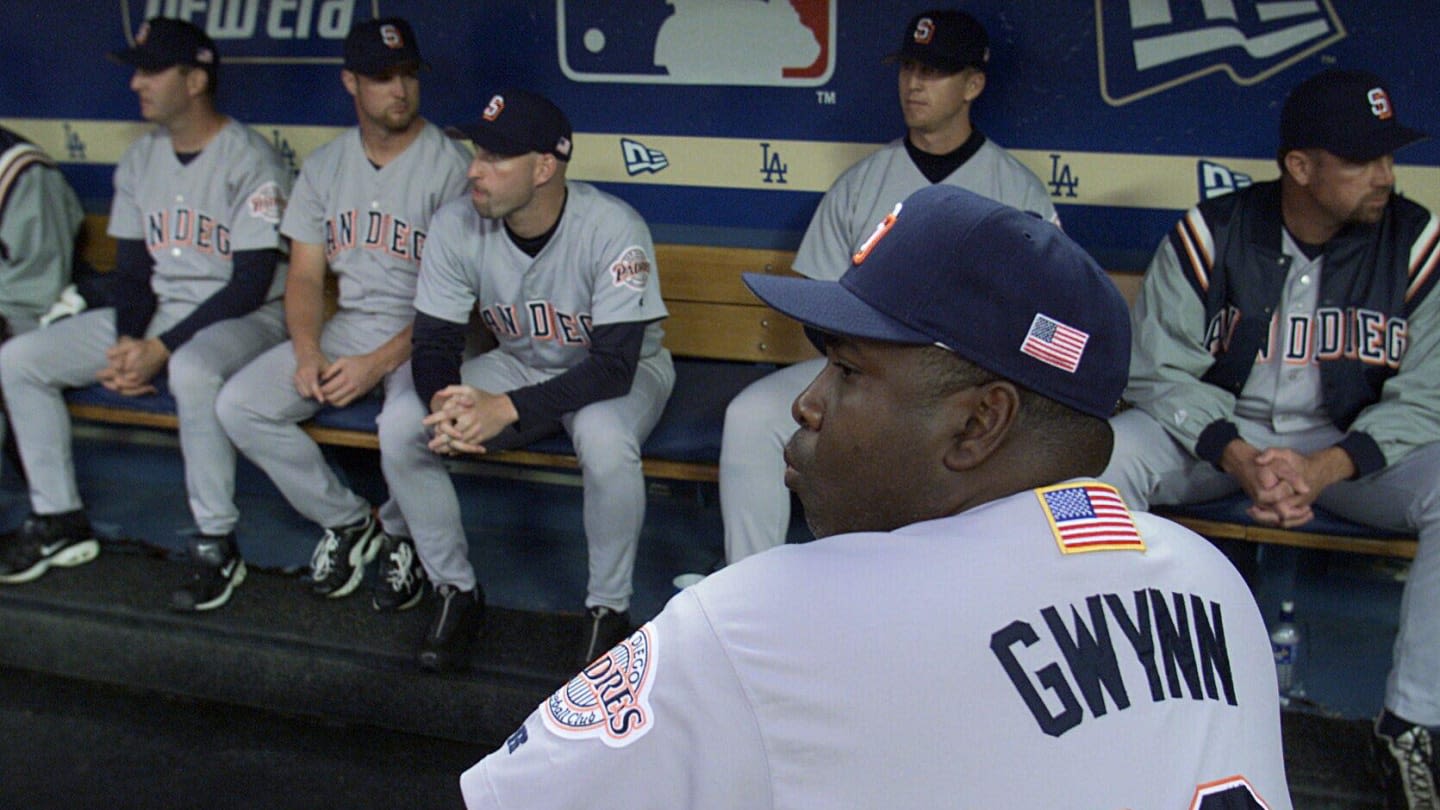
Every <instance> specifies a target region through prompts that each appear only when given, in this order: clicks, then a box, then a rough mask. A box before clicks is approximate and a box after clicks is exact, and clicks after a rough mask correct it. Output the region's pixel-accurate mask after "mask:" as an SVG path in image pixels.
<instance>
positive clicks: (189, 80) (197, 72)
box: [184, 68, 210, 98]
mask: <svg viewBox="0 0 1440 810" xmlns="http://www.w3.org/2000/svg"><path fill="white" fill-rule="evenodd" d="M184 78H185V91H186V92H187V93H189V94H190V95H191V96H194V97H197V98H198V97H199V96H203V95H205V91H206V87H207V86H208V85H209V84H210V74H209V73H208V72H207V71H205V70H202V69H200V68H190V69H188V70H186V71H185V77H184Z"/></svg>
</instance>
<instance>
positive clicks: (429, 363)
mask: <svg viewBox="0 0 1440 810" xmlns="http://www.w3.org/2000/svg"><path fill="white" fill-rule="evenodd" d="M465 329H466V324H463V323H454V322H452V321H447V320H445V319H443V318H436V317H434V316H431V315H426V314H425V313H423V312H417V313H415V330H414V331H413V332H412V333H411V337H410V344H411V352H410V374H411V376H413V377H414V379H415V394H416V396H418V397H420V404H421V405H424V406H425V412H426V413H429V412H430V400H431V399H433V398H434V397H435V394H436V392H438V391H439V390H440V389H442V388H444V387H445V386H447V385H454V384H456V383H458V382H460V361H461V360H462V359H463V356H464V354H465Z"/></svg>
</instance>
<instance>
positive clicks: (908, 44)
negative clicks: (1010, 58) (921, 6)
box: [886, 10, 990, 73]
mask: <svg viewBox="0 0 1440 810" xmlns="http://www.w3.org/2000/svg"><path fill="white" fill-rule="evenodd" d="M886 60H887V61H890V62H918V63H920V64H922V65H925V66H927V67H932V68H935V69H936V70H943V71H945V72H946V73H959V72H960V71H962V70H964V69H965V68H968V67H973V68H979V69H980V70H984V69H985V66H986V65H988V64H989V63H990V36H989V35H988V34H986V33H985V26H983V25H981V24H980V21H979V20H977V19H975V18H974V17H971V16H970V15H969V14H966V13H965V12H963V11H955V10H936V11H924V12H921V13H919V14H916V15H915V16H914V17H913V18H911V20H910V25H909V26H908V27H906V29H905V37H904V39H902V40H901V41H900V50H898V51H896V52H895V53H892V54H890V55H889V56H887V57H886Z"/></svg>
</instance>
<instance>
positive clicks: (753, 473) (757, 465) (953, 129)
mask: <svg viewBox="0 0 1440 810" xmlns="http://www.w3.org/2000/svg"><path fill="white" fill-rule="evenodd" d="M890 58H891V59H893V60H897V61H899V63H900V84H899V87H900V108H901V111H902V112H903V113H904V116H905V126H906V128H907V134H906V136H905V137H904V138H899V139H896V140H894V141H892V142H890V143H888V144H886V145H885V146H884V147H882V148H881V149H880V150H879V151H878V152H875V153H874V154H873V155H871V156H869V157H867V158H865V159H864V160H862V161H860V162H859V163H857V164H855V165H854V166H852V167H850V168H849V169H848V170H846V171H845V173H844V174H842V175H841V176H840V178H839V179H838V180H836V181H835V185H834V186H833V187H831V189H830V191H829V192H827V193H826V194H825V197H824V198H823V199H822V200H821V201H820V207H819V208H818V209H817V210H816V212H815V216H814V218H812V219H811V220H810V227H809V228H808V229H806V231H805V237H804V238H803V239H802V240H801V242H800V249H799V251H798V252H797V253H796V254H795V270H796V271H798V272H799V273H801V274H803V275H806V276H809V277H811V278H816V279H824V280H833V279H835V278H836V277H837V274H838V273H839V272H840V271H841V270H843V269H844V267H845V266H846V263H847V261H848V259H849V257H850V255H851V254H852V253H854V252H855V251H856V250H858V249H859V247H860V245H861V243H863V242H864V241H865V239H866V238H868V237H869V236H870V234H871V232H872V231H873V230H874V227H875V223H876V222H879V221H880V220H881V219H882V218H883V217H884V216H885V215H886V214H888V213H889V212H890V210H891V209H892V208H894V207H895V203H897V202H899V201H901V200H903V199H905V197H906V196H907V195H909V194H910V193H911V192H913V191H916V190H917V189H920V188H924V187H925V186H928V185H931V184H934V183H944V184H948V185H957V186H961V187H963V188H967V189H970V190H971V191H974V192H975V193H977V194H982V195H984V196H986V197H989V198H991V199H995V200H999V201H1000V202H1003V203H1005V204H1007V205H1012V206H1014V207H1016V208H1019V209H1021V210H1023V211H1031V212H1034V213H1036V214H1038V215H1040V216H1042V217H1044V218H1046V219H1049V220H1051V221H1053V222H1055V223H1056V224H1057V225H1058V224H1059V218H1058V215H1057V214H1056V213H1055V208H1054V206H1052V205H1051V204H1050V198H1049V196H1048V195H1047V194H1046V193H1045V188H1044V187H1043V186H1042V185H1041V184H1040V180H1039V179H1038V178H1036V177H1035V175H1034V174H1033V173H1031V171H1030V170H1029V169H1027V168H1025V167H1024V166H1023V165H1021V164H1020V162H1019V161H1017V160H1015V159H1014V158H1013V157H1011V156H1010V155H1009V154H1008V153H1007V152H1006V151H1005V150H1004V149H1002V148H1000V147H999V146H998V145H996V144H995V142H994V141H991V140H989V139H987V138H986V137H985V136H984V135H983V134H982V133H981V132H980V131H979V130H977V129H975V128H974V126H973V125H972V124H971V122H970V107H971V105H972V104H974V102H975V100H976V99H977V98H979V96H980V93H981V92H982V91H983V90H984V89H985V71H986V66H987V64H988V63H989V61H990V46H989V38H988V37H987V35H986V33H985V29H984V28H983V27H982V26H981V25H980V23H979V22H978V21H976V20H975V18H973V17H971V16H970V15H968V14H966V13H965V12H962V11H927V12H924V13H922V14H919V15H916V16H915V18H914V19H912V20H911V21H910V24H909V25H908V26H907V27H906V29H905V34H904V37H903V39H902V40H901V45H900V49H899V50H898V51H896V52H895V53H894V54H892V55H891V57H890ZM824 362H825V361H824V360H823V359H821V358H816V359H814V360H809V361H805V362H801V363H796V364H794V365H792V366H790V367H788V368H784V369H781V370H779V371H777V372H775V373H774V374H770V375H768V376H766V377H764V378H763V379H761V380H758V381H756V382H755V383H753V384H752V385H750V386H749V387H748V388H746V389H745V390H744V391H742V392H741V393H740V394H739V395H738V396H736V397H735V399H734V400H733V401H731V403H730V405H729V407H728V408H727V409H726V412H725V428H724V433H723V435H722V438H721V445H720V512H721V517H722V519H723V521H724V523H725V558H726V560H727V561H728V562H735V561H737V560H740V559H742V558H744V557H748V556H749V555H751V554H754V553H756V552H759V551H764V550H765V549H767V548H771V547H773V546H777V545H780V544H781V543H784V542H785V533H786V530H787V529H788V528H789V525H790V493H788V492H786V491H785V487H784V486H783V484H782V482H781V473H782V472H783V471H784V469H785V464H784V462H783V461H782V460H781V458H780V452H781V449H782V448H783V446H784V443H785V439H786V438H788V437H789V435H790V432H791V430H792V429H793V427H794V425H793V423H792V422H791V421H790V403H791V402H793V401H794V400H795V397H796V396H797V395H799V393H800V391H801V390H803V389H804V388H805V385H806V384H807V383H808V382H809V381H810V380H812V379H814V377H815V375H816V373H818V372H819V370H820V368H821V367H822V366H823V365H824Z"/></svg>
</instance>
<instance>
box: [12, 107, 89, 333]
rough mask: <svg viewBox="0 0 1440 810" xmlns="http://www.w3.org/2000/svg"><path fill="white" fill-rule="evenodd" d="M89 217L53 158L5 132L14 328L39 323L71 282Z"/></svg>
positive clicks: (16, 136)
mask: <svg viewBox="0 0 1440 810" xmlns="http://www.w3.org/2000/svg"><path fill="white" fill-rule="evenodd" d="M84 217H85V212H84V211H83V210H82V209H81V207H80V200H79V199H77V198H76V196H75V192H74V191H73V190H72V189H71V188H70V184H69V183H66V182H65V177H64V175H62V174H61V173H60V169H59V168H58V167H57V166H56V165H55V162H54V161H53V160H51V158H50V156H49V155H46V154H45V153H44V152H42V151H41V150H40V149H39V147H36V146H35V145H33V144H31V143H28V142H26V141H25V140H23V139H21V138H20V137H19V136H18V135H15V134H14V133H12V132H10V131H9V130H5V129H0V316H4V318H5V319H6V320H8V321H10V322H11V324H10V325H11V326H12V327H14V326H15V324H16V322H26V323H33V322H34V321H36V320H37V319H39V318H40V316H41V315H44V314H45V311H46V310H48V309H49V308H50V305H51V304H53V303H55V300H56V299H57V298H59V297H60V291H61V289H63V288H64V286H65V285H66V284H68V283H69V282H70V270H71V266H72V263H73V261H74V253H75V234H76V233H77V232H78V231H79V229H80V222H81V220H82V219H84ZM0 338H3V334H0Z"/></svg>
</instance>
